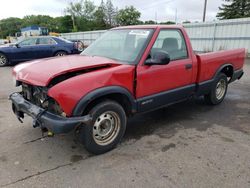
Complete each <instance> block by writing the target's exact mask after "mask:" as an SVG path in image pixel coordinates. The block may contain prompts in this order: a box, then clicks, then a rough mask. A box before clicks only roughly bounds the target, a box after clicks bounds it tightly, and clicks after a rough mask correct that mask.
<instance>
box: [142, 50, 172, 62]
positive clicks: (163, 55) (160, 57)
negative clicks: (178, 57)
mask: <svg viewBox="0 0 250 188" xmlns="http://www.w3.org/2000/svg"><path fill="white" fill-rule="evenodd" d="M169 62H170V56H169V54H168V53H167V52H165V51H157V52H155V53H154V54H153V55H152V57H151V58H149V59H147V60H146V61H145V63H144V64H145V65H167V64H169Z"/></svg>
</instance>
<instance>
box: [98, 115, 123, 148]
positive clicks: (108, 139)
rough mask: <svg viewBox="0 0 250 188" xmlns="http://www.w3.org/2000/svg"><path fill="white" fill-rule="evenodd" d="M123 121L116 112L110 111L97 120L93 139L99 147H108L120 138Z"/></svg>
mask: <svg viewBox="0 0 250 188" xmlns="http://www.w3.org/2000/svg"><path fill="white" fill-rule="evenodd" d="M120 127H121V121H120V118H119V116H118V114H117V113H116V112H112V111H108V112H105V113H103V114H101V115H100V116H99V117H97V118H96V121H95V123H94V126H93V138H94V140H95V142H96V143H97V144H99V145H103V146H104V145H108V144H110V143H112V142H113V141H114V139H115V138H116V137H117V136H118V133H119V130H120Z"/></svg>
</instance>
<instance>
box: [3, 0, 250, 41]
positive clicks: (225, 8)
mask: <svg viewBox="0 0 250 188" xmlns="http://www.w3.org/2000/svg"><path fill="white" fill-rule="evenodd" d="M223 1H225V2H227V4H223V5H222V6H221V7H219V12H218V14H217V18H218V19H232V18H243V17H250V0H223ZM64 12H65V15H64V16H60V17H55V18H53V17H51V16H47V15H29V16H25V17H23V18H14V17H11V18H6V19H2V20H0V38H5V37H7V36H15V33H17V32H20V29H21V28H23V27H27V26H31V25H38V26H41V27H47V28H48V29H49V31H51V32H58V33H67V32H77V31H92V30H101V29H109V28H112V27H115V26H121V25H137V24H157V23H156V22H155V21H153V20H149V21H145V22H143V21H141V20H140V16H141V13H140V12H139V11H138V10H137V9H136V8H135V7H133V6H127V7H125V8H123V9H118V8H117V7H115V6H114V5H113V3H112V0H106V1H104V0H102V1H101V3H100V5H98V6H96V5H95V4H94V2H93V1H91V0H78V1H74V2H70V3H69V4H68V6H67V7H66V8H65V10H64ZM184 23H190V22H189V21H186V22H184ZM158 24H159V23H158ZM160 24H175V23H174V22H171V21H166V22H162V23H160Z"/></svg>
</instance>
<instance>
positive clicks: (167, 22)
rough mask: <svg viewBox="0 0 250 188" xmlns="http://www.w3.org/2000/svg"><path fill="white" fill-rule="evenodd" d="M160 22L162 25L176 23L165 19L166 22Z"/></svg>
mask: <svg viewBox="0 0 250 188" xmlns="http://www.w3.org/2000/svg"><path fill="white" fill-rule="evenodd" d="M160 24H163V25H174V24H176V23H175V22H172V21H166V22H161V23H160Z"/></svg>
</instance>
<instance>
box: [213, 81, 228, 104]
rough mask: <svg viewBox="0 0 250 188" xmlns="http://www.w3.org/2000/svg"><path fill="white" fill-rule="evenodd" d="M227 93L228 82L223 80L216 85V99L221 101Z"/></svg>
mask: <svg viewBox="0 0 250 188" xmlns="http://www.w3.org/2000/svg"><path fill="white" fill-rule="evenodd" d="M225 93H226V81H225V80H224V79H221V80H220V81H219V82H218V83H217V85H216V90H215V94H216V98H217V99H218V100H221V99H222V98H223V96H224V95H225Z"/></svg>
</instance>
